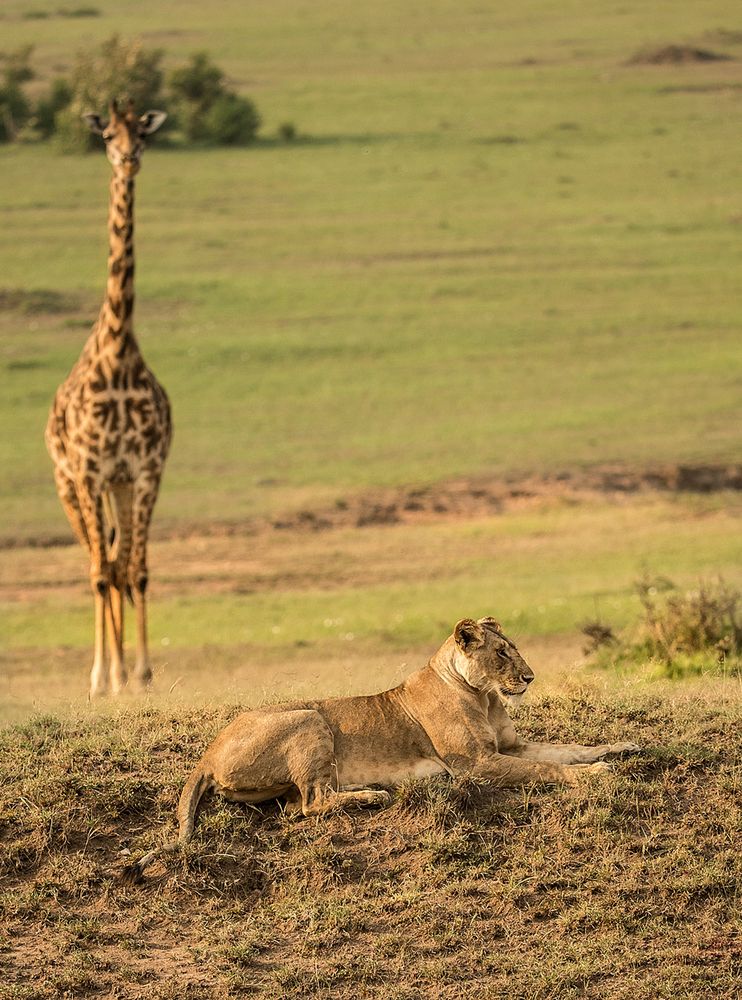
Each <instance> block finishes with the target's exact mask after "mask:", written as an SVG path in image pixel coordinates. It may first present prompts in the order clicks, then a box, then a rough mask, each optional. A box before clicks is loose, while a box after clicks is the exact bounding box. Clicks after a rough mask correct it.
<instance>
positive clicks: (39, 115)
mask: <svg viewBox="0 0 742 1000" xmlns="http://www.w3.org/2000/svg"><path fill="white" fill-rule="evenodd" d="M71 100H72V87H71V85H70V83H69V81H68V80H65V79H64V77H59V78H58V79H56V80H55V81H54V82H53V83H52V85H51V89H50V91H49V93H48V94H46V95H45V96H43V97H40V98H39V100H38V101H37V102H36V107H35V108H34V111H33V124H34V128H35V129H36V132H37V133H38V134H39V135H40V136H41V138H42V139H48V138H49V136H50V135H53V134H54V130H55V128H56V118H57V115H58V114H59V112H60V111H62V110H64V108H66V107H67V106H68V105H69V103H70V101H71Z"/></svg>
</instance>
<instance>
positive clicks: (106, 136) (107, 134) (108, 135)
mask: <svg viewBox="0 0 742 1000" xmlns="http://www.w3.org/2000/svg"><path fill="white" fill-rule="evenodd" d="M111 139H113V136H112V135H111V133H110V132H104V133H103V140H104V142H110V141H111Z"/></svg>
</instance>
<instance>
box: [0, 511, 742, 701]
mask: <svg viewBox="0 0 742 1000" xmlns="http://www.w3.org/2000/svg"><path fill="white" fill-rule="evenodd" d="M739 538H740V533H739V508H738V505H736V507H735V504H734V502H733V501H732V499H731V498H730V497H728V496H724V495H721V496H719V497H713V498H695V499H693V498H684V499H662V500H661V499H657V498H654V499H651V498H644V499H639V500H637V499H634V500H632V501H631V502H623V503H621V502H596V503H592V504H577V505H574V504H564V503H555V504H551V505H546V506H544V507H541V508H539V509H534V510H524V511H520V512H518V511H512V512H510V513H508V514H505V515H504V516H502V517H497V518H488V519H479V520H475V521H458V522H450V523H442V524H441V523H439V524H428V525H414V526H413V525H399V526H390V527H370V528H364V529H362V530H358V529H347V530H338V531H333V532H330V533H319V534H306V535H296V534H293V533H288V534H282V533H280V532H270V533H267V534H265V533H264V534H260V535H257V536H254V537H225V538H191V539H187V540H171V541H161V542H159V543H157V544H156V545H155V546H154V547H153V562H154V563H155V564H156V565H157V567H158V571H157V574H156V576H155V579H154V582H153V602H152V608H151V636H152V642H153V650H154V657H155V662H156V665H157V674H158V676H157V682H156V686H155V687H156V691H157V693H158V694H160V695H164V694H166V693H167V690H168V689H169V688H170V686H171V685H172V684H173V683H176V684H179V685H181V690H180V691H179V692H178V694H181V693H182V694H184V695H185V696H187V697H195V696H204V695H206V696H207V697H209V698H210V699H212V700H213V698H215V697H217V698H219V697H222V698H223V697H224V696H225V695H228V696H231V697H233V698H234V697H242V698H247V699H251V700H254V699H255V698H259V697H276V696H283V697H285V696H287V695H290V694H292V693H296V692H297V690H298V691H302V692H308V691H317V690H322V691H325V692H330V691H331V692H333V693H347V692H349V691H355V692H359V691H364V690H369V689H371V688H374V687H376V688H380V687H383V686H386V685H388V684H393V683H396V682H397V681H398V680H399V679H401V677H402V676H403V675H404V674H405V673H406V672H408V671H409V670H411V669H413V668H414V667H415V666H417V665H420V664H422V662H424V659H425V657H426V656H427V655H430V653H431V652H432V650H433V649H434V648H435V647H436V646H437V645H438V644H440V642H442V641H443V639H444V638H445V636H446V635H447V634H449V633H450V631H451V628H452V627H453V624H454V622H455V621H456V620H457V619H458V618H461V617H464V616H469V615H474V616H479V615H484V614H495V615H496V616H497V617H498V618H499V619H500V620H501V621H502V622H503V623H504V625H505V627H506V629H507V631H508V633H509V634H511V635H512V636H514V637H515V638H516V639H517V640H518V641H519V642H522V643H524V648H525V649H528V647H529V646H530V647H531V648H534V650H537V651H538V656H539V662H534V663H533V666H534V667H535V668H536V670H537V671H538V669H539V667H540V657H541V655H542V654H544V655H545V656H546V659H547V661H548V664H549V668H550V672H551V673H552V674H555V675H558V676H562V677H563V676H564V674H565V671H568V670H569V668H570V667H571V664H572V661H573V660H574V658H575V655H576V654H577V653H579V649H580V643H579V640H578V639H577V638H576V636H577V634H578V632H579V629H580V626H581V625H582V624H583V623H584V622H585V621H587V620H590V619H595V618H596V617H597V618H600V619H601V620H603V621H607V622H608V623H610V624H612V625H613V626H614V627H616V628H618V627H621V626H624V625H626V624H628V623H630V622H632V621H634V620H635V619H636V617H637V615H638V612H639V602H638V598H637V596H636V593H635V589H634V584H635V582H636V581H637V579H638V578H641V577H642V576H644V575H646V574H648V575H663V576H666V577H668V576H669V577H670V578H671V579H673V580H674V581H675V582H676V583H678V584H680V585H681V586H685V587H693V586H695V585H697V583H698V580H699V579H701V578H703V577H709V576H715V575H716V574H722V575H723V576H724V577H725V578H726V579H727V580H728V581H729V582H730V583H731V584H734V585H739V584H740V583H742V577H741V576H740V566H741V565H742V551H741V550H740V543H739ZM1 584H2V594H3V603H2V609H1V610H2V626H1V627H0V628H1V631H0V645H1V646H2V647H4V648H5V650H6V655H5V658H4V666H5V668H6V669H5V673H6V678H7V680H6V687H5V701H6V705H7V709H6V710H7V711H8V712H10V714H11V715H15V714H17V710H20V709H21V708H24V709H25V708H26V707H28V706H29V705H30V704H31V703H34V704H36V705H37V707H43V706H44V704H45V699H47V698H49V697H51V698H52V700H54V699H56V698H58V697H60V696H62V697H67V698H69V697H72V698H73V700H74V698H75V697H76V696H75V690H76V691H77V694H78V695H79V696H80V697H81V698H82V697H83V696H84V690H85V674H86V671H87V668H88V662H87V661H88V658H89V656H90V644H91V629H92V608H91V601H90V597H89V594H88V588H87V585H86V584H85V582H84V568H83V566H82V556H81V554H80V553H79V552H78V551H77V549H75V548H72V547H67V548H58V549H44V550H39V549H23V550H17V551H15V552H13V553H12V559H10V560H9V561H7V563H6V565H5V567H4V569H3V572H2V578H1ZM560 636H562V637H563V636H571V637H572V639H571V641H570V643H567V644H566V645H565V644H564V642H563V641H562V640H561V639H560V638H559V637H560ZM534 642H535V645H534ZM550 642H551V643H555V645H554V646H553V649H552V650H551V651H550V650H549V643H550ZM544 644H545V645H544ZM552 668H553V669H552ZM60 678H62V679H63V689H59V681H60Z"/></svg>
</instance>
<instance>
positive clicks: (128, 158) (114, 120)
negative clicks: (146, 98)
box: [83, 101, 167, 177]
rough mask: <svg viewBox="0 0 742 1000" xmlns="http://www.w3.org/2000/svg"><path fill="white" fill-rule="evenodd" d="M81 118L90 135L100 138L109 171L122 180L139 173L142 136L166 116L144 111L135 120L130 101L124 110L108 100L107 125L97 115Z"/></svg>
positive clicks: (155, 127) (148, 133)
mask: <svg viewBox="0 0 742 1000" xmlns="http://www.w3.org/2000/svg"><path fill="white" fill-rule="evenodd" d="M83 118H84V119H85V121H86V122H87V123H88V126H89V127H90V131H91V132H95V134H96V135H101V136H103V140H104V142H105V144H106V156H107V157H108V159H109V160H110V161H111V164H112V165H113V169H114V170H115V171H116V172H117V173H122V174H123V175H124V176H125V177H133V176H134V174H136V173H137V171H138V170H139V163H140V160H141V156H142V150H143V149H144V137H145V136H147V135H152V133H153V132H156V131H157V129H158V128H159V127H160V125H162V123H163V122H164V121H165V119H166V118H167V115H166V114H165V112H164V111H147V112H145V114H143V115H141V116H140V117H137V115H136V114H135V112H134V104H133V102H132V101H129V104H128V106H127V107H126V110H124V111H122V110H120V109H119V106H118V104H117V103H116V101H112V102H111V107H110V118H109V119H108V121H107V122H106V121H103V120H102V119H101V117H100V115H83Z"/></svg>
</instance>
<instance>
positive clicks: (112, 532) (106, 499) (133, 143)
mask: <svg viewBox="0 0 742 1000" xmlns="http://www.w3.org/2000/svg"><path fill="white" fill-rule="evenodd" d="M83 117H84V119H85V120H86V121H87V123H88V125H89V126H90V128H91V129H92V131H93V132H95V133H97V134H100V135H101V136H102V137H103V140H104V142H105V145H106V155H107V156H108V159H109V161H110V163H111V166H112V167H113V175H112V177H111V188H110V201H109V211H108V241H109V243H108V279H107V282H106V293H105V296H104V299H103V304H102V306H101V309H100V313H99V315H98V319H97V321H96V323H95V325H94V327H93V330H92V333H91V334H90V336H89V338H88V340H87V342H86V343H85V345H84V347H83V350H82V353H81V355H80V357H79V359H78V361H77V362H76V364H75V365H74V367H73V369H72V371H71V372H70V374H69V375H68V376H67V378H66V379H65V381H64V382H63V383H62V384H61V385H60V387H59V389H58V390H57V393H56V395H55V397H54V402H53V403H52V407H51V411H50V413H49V419H48V421H47V425H46V434H45V440H46V446H47V449H48V451H49V454H50V456H51V459H52V462H53V463H54V478H55V483H56V487H57V493H58V495H59V499H60V501H61V503H62V507H63V508H64V511H65V513H66V515H67V518H68V520H69V522H70V526H71V527H72V530H73V532H74V534H75V537H76V538H77V540H78V541H79V542H80V544H81V545H83V546H84V547H85V548H86V549H87V550H88V554H89V558H90V582H91V587H92V591H93V600H94V606H95V653H94V658H93V668H92V671H91V677H90V694H91V696H92V697H95V696H98V695H102V694H105V693H106V692H107V691H108V690H109V688H110V690H112V691H113V693H115V694H116V693H119V692H120V691H121V690H122V688H123V687H124V686H125V685H126V683H127V671H126V667H125V665H124V605H125V599H126V597H127V596H128V597H129V598H130V599H131V600H132V602H133V604H134V607H135V612H136V621H137V650H136V661H135V665H134V670H133V674H132V678H133V680H134V681H135V682H136V683H137V684H138V685H139V686H140V687H146V686H147V685H148V684H149V682H150V680H151V677H152V671H151V667H150V662H149V652H148V645H147V601H146V589H147V580H148V576H149V574H148V569H147V540H148V535H149V527H150V521H151V518H152V511H153V509H154V505H155V501H156V499H157V494H158V491H159V488H160V480H161V477H162V472H163V468H164V465H165V459H166V458H167V454H168V450H169V447H170V440H171V437H172V422H171V416H170V403H169V401H168V398H167V394H166V393H165V390H164V389H163V388H162V386H161V385H160V384H159V382H158V381H157V379H156V378H155V376H154V374H153V373H152V372H151V371H150V369H149V368H148V367H147V365H146V364H145V362H144V359H143V358H142V354H141V352H140V350H139V345H138V343H137V341H136V338H135V336H134V327H133V313H134V177H135V176H136V174H137V173H138V171H139V167H140V163H141V156H142V151H143V149H144V139H145V137H146V136H147V135H151V134H152V133H153V132H155V131H156V130H157V129H158V128H160V126H161V125H162V123H163V122H164V121H165V118H166V115H165V113H164V112H162V111H148V112H146V113H145V114H143V115H141V116H137V114H136V113H135V111H134V107H133V105H132V103H131V102H129V103H128V105H127V106H126V108H125V109H123V110H122V109H121V108H119V105H118V104H117V103H116V102H115V101H113V102H112V103H111V106H110V112H109V118H108V120H105V121H104V120H102V119H101V118H100V116H99V115H95V114H90V115H84V116H83Z"/></svg>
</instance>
